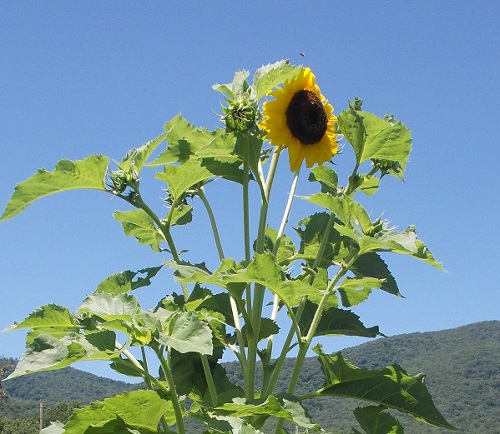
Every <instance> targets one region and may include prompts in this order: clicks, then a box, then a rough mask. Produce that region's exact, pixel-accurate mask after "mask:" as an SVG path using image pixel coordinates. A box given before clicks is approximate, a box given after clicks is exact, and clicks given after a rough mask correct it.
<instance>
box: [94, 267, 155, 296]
mask: <svg viewBox="0 0 500 434" xmlns="http://www.w3.org/2000/svg"><path fill="white" fill-rule="evenodd" d="M162 267H163V266H162V265H160V266H159V267H150V268H143V269H142V270H139V271H130V270H127V271H122V272H121V273H116V274H113V275H112V276H109V277H108V278H107V279H105V280H103V281H102V282H101V283H99V285H98V286H97V289H96V290H95V292H94V294H99V293H101V292H107V293H109V294H115V295H116V294H122V293H126V292H130V291H133V290H134V289H137V288H142V287H144V286H149V285H150V284H151V279H152V278H153V277H155V276H156V275H157V274H158V272H159V271H160V270H161V269H162ZM141 274H145V276H144V277H141ZM134 279H135V280H134Z"/></svg>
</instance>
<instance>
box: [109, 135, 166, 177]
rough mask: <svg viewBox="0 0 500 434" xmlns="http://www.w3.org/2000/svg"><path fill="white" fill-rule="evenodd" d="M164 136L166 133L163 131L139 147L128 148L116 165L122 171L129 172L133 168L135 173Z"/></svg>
mask: <svg viewBox="0 0 500 434" xmlns="http://www.w3.org/2000/svg"><path fill="white" fill-rule="evenodd" d="M165 138H166V133H163V134H161V135H159V136H158V137H156V138H155V139H153V140H150V141H149V142H146V143H144V145H142V146H140V147H139V148H134V149H132V150H130V151H129V152H128V153H127V155H126V156H125V157H124V158H123V160H122V161H121V162H120V163H119V164H118V167H119V168H120V169H121V170H123V171H124V172H127V173H128V172H130V171H131V170H135V171H136V172H137V173H139V172H140V170H141V169H142V167H143V166H144V164H146V161H147V159H148V158H149V157H150V155H151V154H152V153H153V152H154V150H155V149H156V148H157V147H158V145H159V144H160V143H161V142H163V140H165Z"/></svg>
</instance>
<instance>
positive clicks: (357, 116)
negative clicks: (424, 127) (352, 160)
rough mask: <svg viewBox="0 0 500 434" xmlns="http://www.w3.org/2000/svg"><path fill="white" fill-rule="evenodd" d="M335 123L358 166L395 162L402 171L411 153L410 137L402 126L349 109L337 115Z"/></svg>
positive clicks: (408, 132) (370, 114) (399, 123)
mask: <svg viewBox="0 0 500 434" xmlns="http://www.w3.org/2000/svg"><path fill="white" fill-rule="evenodd" d="M337 122H338V126H339V128H340V131H341V132H342V134H343V135H344V137H345V138H346V139H347V140H348V141H349V143H350V144H351V145H352V147H353V149H354V152H355V154H356V160H357V162H358V164H361V163H363V162H364V161H367V160H370V159H379V160H384V161H389V162H397V163H399V165H400V166H401V169H402V170H403V171H404V169H405V167H406V162H407V160H408V156H409V153H410V151H411V133H410V131H409V130H408V129H407V128H406V126H405V125H404V124H402V123H401V122H396V121H391V120H387V119H381V118H379V117H377V116H375V115H374V114H372V113H368V112H365V111H362V110H354V109H352V108H350V109H348V110H344V111H343V112H342V113H340V115H339V116H338V121H337Z"/></svg>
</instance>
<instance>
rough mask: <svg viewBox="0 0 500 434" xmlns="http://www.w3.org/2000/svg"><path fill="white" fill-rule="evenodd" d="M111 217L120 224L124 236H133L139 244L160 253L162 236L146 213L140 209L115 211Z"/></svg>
mask: <svg viewBox="0 0 500 434" xmlns="http://www.w3.org/2000/svg"><path fill="white" fill-rule="evenodd" d="M113 217H114V218H115V219H116V220H118V221H119V222H121V224H122V227H123V231H124V232H125V235H127V236H129V237H130V236H134V237H135V238H136V239H137V241H138V242H139V243H141V244H147V245H148V246H150V247H151V248H152V249H153V250H154V251H155V252H160V251H161V248H160V244H161V242H162V241H163V236H162V235H161V233H160V231H159V230H158V228H157V227H156V226H155V223H154V221H153V219H152V218H151V217H150V216H149V215H148V214H147V213H146V211H144V210H142V209H134V210H131V211H125V212H122V211H115V212H114V214H113Z"/></svg>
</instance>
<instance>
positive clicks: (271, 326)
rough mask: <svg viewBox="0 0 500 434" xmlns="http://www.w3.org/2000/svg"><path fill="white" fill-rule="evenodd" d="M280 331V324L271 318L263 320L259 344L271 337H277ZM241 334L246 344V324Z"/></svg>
mask: <svg viewBox="0 0 500 434" xmlns="http://www.w3.org/2000/svg"><path fill="white" fill-rule="evenodd" d="M279 331H280V328H279V327H278V324H276V322H275V321H273V320H272V319H270V318H261V323H260V328H259V337H258V339H257V342H260V341H261V340H262V339H266V338H268V337H269V336H273V335H277V334H278V333H279ZM241 333H242V335H243V339H244V340H245V343H246V342H247V326H246V324H245V325H244V326H243V327H242V329H241Z"/></svg>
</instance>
